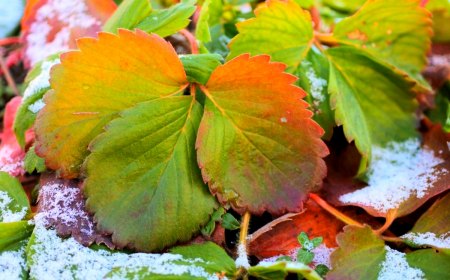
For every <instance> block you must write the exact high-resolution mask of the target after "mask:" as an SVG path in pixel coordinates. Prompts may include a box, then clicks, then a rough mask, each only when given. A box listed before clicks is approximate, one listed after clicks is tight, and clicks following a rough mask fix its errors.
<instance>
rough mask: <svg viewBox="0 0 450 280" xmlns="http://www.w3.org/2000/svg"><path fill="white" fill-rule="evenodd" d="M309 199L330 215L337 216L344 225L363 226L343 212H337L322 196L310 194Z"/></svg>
mask: <svg viewBox="0 0 450 280" xmlns="http://www.w3.org/2000/svg"><path fill="white" fill-rule="evenodd" d="M309 197H310V198H311V199H312V200H314V201H315V202H316V203H317V204H319V206H320V207H322V208H323V209H325V210H326V211H327V212H328V213H330V214H331V215H333V216H335V217H336V218H338V219H339V220H341V221H343V222H344V223H346V224H347V225H353V226H359V227H362V226H363V225H362V224H361V223H359V222H357V221H355V220H353V219H352V218H350V217H349V216H347V215H345V214H344V213H342V212H341V211H339V210H337V209H336V208H334V207H333V206H331V205H330V204H328V202H326V201H325V200H323V199H322V198H321V197H320V196H318V195H317V194H314V193H310V194H309Z"/></svg>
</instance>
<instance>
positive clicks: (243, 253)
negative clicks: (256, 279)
mask: <svg viewBox="0 0 450 280" xmlns="http://www.w3.org/2000/svg"><path fill="white" fill-rule="evenodd" d="M250 217H251V214H250V212H248V211H246V212H245V213H244V215H243V216H242V219H241V229H240V232H239V244H238V259H237V260H236V264H237V265H239V264H238V260H239V262H242V263H241V265H240V267H239V270H238V271H237V273H236V278H235V279H246V278H247V277H246V272H247V268H248V266H249V264H248V255H247V238H248V227H249V225H250ZM245 262H246V263H247V264H244V263H245Z"/></svg>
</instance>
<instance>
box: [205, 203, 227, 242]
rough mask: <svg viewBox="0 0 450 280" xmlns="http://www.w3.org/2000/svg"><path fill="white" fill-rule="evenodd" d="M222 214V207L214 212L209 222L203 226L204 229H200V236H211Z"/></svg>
mask: <svg viewBox="0 0 450 280" xmlns="http://www.w3.org/2000/svg"><path fill="white" fill-rule="evenodd" d="M223 214H225V209H224V208H223V207H219V209H217V210H216V211H214V213H213V214H212V215H211V219H210V220H209V222H208V223H207V224H206V225H205V227H203V228H202V230H201V231H202V234H203V235H206V236H211V234H213V232H214V230H215V229H216V223H217V222H219V221H220V220H221V219H222V215H223Z"/></svg>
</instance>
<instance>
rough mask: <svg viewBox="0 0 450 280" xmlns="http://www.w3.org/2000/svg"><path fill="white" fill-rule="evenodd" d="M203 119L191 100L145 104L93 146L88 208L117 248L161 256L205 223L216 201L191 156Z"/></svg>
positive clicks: (111, 126)
mask: <svg viewBox="0 0 450 280" xmlns="http://www.w3.org/2000/svg"><path fill="white" fill-rule="evenodd" d="M201 114H202V107H201V105H200V104H199V103H198V102H197V101H195V100H194V98H193V96H178V97H166V98H161V99H157V100H154V101H148V102H142V103H140V104H138V105H137V106H135V107H133V108H131V109H128V110H126V111H123V112H122V113H121V117H120V118H118V119H116V120H114V121H112V122H110V123H109V124H108V126H107V128H106V132H105V133H103V134H101V135H100V136H99V137H97V138H96V139H95V141H94V142H93V144H91V145H90V150H91V151H92V154H91V155H89V157H88V158H87V159H86V173H87V179H86V181H85V185H84V189H85V191H86V195H87V197H88V201H87V207H88V209H90V210H91V211H92V212H94V213H95V218H96V220H97V222H98V227H99V228H100V229H101V230H103V231H106V232H111V233H112V234H113V235H112V238H113V242H114V243H115V244H118V245H119V246H121V247H123V246H127V245H128V246H129V247H132V248H137V249H139V250H143V251H155V250H161V249H163V248H165V247H167V246H169V245H173V244H175V243H176V242H180V241H181V242H183V241H188V240H190V239H191V237H192V236H193V234H194V233H196V232H198V231H199V230H200V228H201V226H203V225H204V224H206V223H207V222H208V220H209V217H210V215H211V214H212V212H213V210H214V207H215V206H216V202H215V200H214V198H213V197H212V196H211V195H210V194H209V192H208V188H207V187H206V186H205V185H204V183H203V181H202V177H201V174H200V171H199V169H198V167H197V162H196V155H195V150H194V146H195V137H196V135H197V128H198V125H199V123H200V119H201ZM130 124H133V125H130ZM106 182H108V183H107V184H108V185H107V186H106V185H105V183H106ZM119 208H120V209H123V210H122V211H117V209H119Z"/></svg>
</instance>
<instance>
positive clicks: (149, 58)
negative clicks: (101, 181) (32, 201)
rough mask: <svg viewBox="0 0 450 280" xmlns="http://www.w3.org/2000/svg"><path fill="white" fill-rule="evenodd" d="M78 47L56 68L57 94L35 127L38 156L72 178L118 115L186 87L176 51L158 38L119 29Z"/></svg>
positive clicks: (50, 97) (49, 96)
mask: <svg viewBox="0 0 450 280" xmlns="http://www.w3.org/2000/svg"><path fill="white" fill-rule="evenodd" d="M78 46H79V48H80V51H74V52H69V53H66V54H64V55H62V56H61V62H62V64H60V65H58V66H56V67H55V68H54V70H53V73H52V80H51V85H52V88H53V90H54V91H53V92H50V93H49V94H47V95H46V97H45V103H46V106H45V107H44V109H43V110H42V111H41V112H40V113H39V115H38V118H37V120H36V126H35V130H36V134H37V135H38V137H37V139H36V153H37V154H38V155H39V156H42V157H45V159H46V165H47V167H49V168H51V169H56V170H59V171H60V172H61V174H62V175H63V176H65V177H69V178H74V177H76V176H77V175H78V173H79V169H80V165H81V163H82V162H83V160H84V158H85V157H86V155H87V154H88V151H87V149H86V148H87V146H88V144H89V143H90V142H91V141H92V139H93V138H94V137H95V136H97V135H98V134H99V133H101V132H102V131H103V126H104V125H105V124H107V123H108V122H109V121H111V120H112V119H114V118H116V117H117V114H118V112H120V111H122V110H123V109H126V108H129V107H132V106H134V105H136V104H137V103H139V102H142V101H148V100H153V99H158V98H161V97H164V96H169V95H173V94H177V93H179V92H180V91H182V90H183V89H184V88H185V87H186V86H187V80H186V74H185V72H184V70H183V66H182V64H181V62H180V60H179V59H178V57H177V55H176V53H175V51H174V50H173V48H172V47H171V46H170V44H169V43H167V42H166V41H164V40H163V39H161V38H160V37H158V36H157V35H148V34H146V33H144V32H142V31H137V32H136V33H133V32H130V31H126V30H119V35H118V36H116V35H112V34H108V33H100V34H99V39H98V40H95V39H90V38H85V39H80V40H78ZM149 53H155V54H158V55H149ZM153 69H158V71H157V72H155V71H154V70H153ZM124 72H126V73H127V74H126V75H124ZM74 96H77V98H76V100H75V99H74V98H73V97H74ZM62 108H64V109H62Z"/></svg>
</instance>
